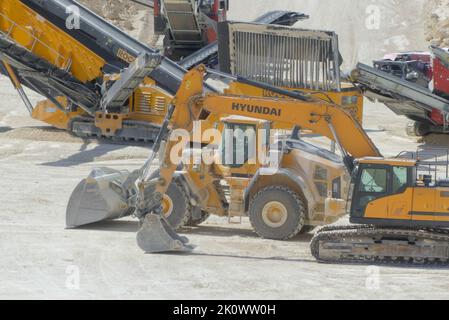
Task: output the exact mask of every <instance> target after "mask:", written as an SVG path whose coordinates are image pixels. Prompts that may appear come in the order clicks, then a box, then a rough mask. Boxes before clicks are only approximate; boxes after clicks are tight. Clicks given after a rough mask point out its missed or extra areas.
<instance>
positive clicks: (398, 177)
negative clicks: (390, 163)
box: [392, 167, 408, 194]
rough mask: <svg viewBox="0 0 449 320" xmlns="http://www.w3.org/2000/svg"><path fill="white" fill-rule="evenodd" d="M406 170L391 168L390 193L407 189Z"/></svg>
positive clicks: (405, 168)
mask: <svg viewBox="0 0 449 320" xmlns="http://www.w3.org/2000/svg"><path fill="white" fill-rule="evenodd" d="M407 184H408V170H407V167H393V186H392V192H393V194H395V193H400V192H402V191H403V190H404V188H406V187H407Z"/></svg>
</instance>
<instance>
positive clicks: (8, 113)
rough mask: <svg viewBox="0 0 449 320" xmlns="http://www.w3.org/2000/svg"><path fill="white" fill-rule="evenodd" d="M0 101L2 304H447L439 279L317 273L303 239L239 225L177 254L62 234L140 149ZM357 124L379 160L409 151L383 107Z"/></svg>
mask: <svg viewBox="0 0 449 320" xmlns="http://www.w3.org/2000/svg"><path fill="white" fill-rule="evenodd" d="M0 93H1V96H2V99H1V100H0V175H1V177H2V179H0V203H1V204H2V207H3V210H1V212H0V256H1V259H0V299H2V298H3V299H15V298H32V299H35V298H39V299H62V298H75V299H81V298H82V299H84V298H87V299H94V298H106V299H114V298H124V299H131V298H136V299H147V298H152V299H177V298H181V299H182V298H191V299H265V298H270V299H311V298H317V299H328V298H354V299H364V298H371V299H378V298H387V299H388V298H414V299H425V298H449V293H448V291H447V281H446V279H447V276H448V274H449V271H448V270H445V269H411V268H397V267H396V268H393V267H381V268H378V269H376V268H374V269H372V268H369V267H366V266H347V265H343V266H340V265H337V266H334V265H322V264H318V263H316V262H315V261H314V259H313V258H312V256H311V255H310V253H309V246H308V243H309V240H310V238H311V235H303V236H300V237H298V238H296V239H293V240H292V241H288V242H278V241H270V240H262V239H259V238H258V237H257V236H256V235H255V234H254V232H252V231H251V229H250V226H249V224H248V222H247V221H246V220H245V221H244V223H243V224H242V225H238V224H232V225H229V224H227V223H226V222H225V221H222V220H220V219H212V220H211V222H209V223H206V224H204V225H202V226H200V227H198V228H196V229H191V230H187V231H186V234H185V235H187V236H188V237H189V238H190V240H191V242H192V243H193V244H195V245H197V246H198V247H197V249H196V250H195V251H194V253H192V254H182V255H176V254H165V255H164V254H157V255H145V254H143V253H142V252H141V251H140V250H139V249H138V248H137V246H136V244H135V232H136V230H137V223H136V222H135V221H133V220H125V221H114V222H106V223H101V224H96V225H93V226H91V227H88V228H84V229H79V230H65V229H64V216H65V207H66V204H67V201H68V198H69V196H70V193H71V191H72V190H73V189H74V187H75V186H76V184H77V183H78V181H79V180H80V179H81V178H83V177H85V176H86V175H87V174H88V173H89V172H90V170H91V169H92V168H93V167H96V166H110V167H114V168H128V169H131V168H135V167H136V166H137V165H139V164H140V163H141V162H142V160H143V158H144V157H145V156H146V154H147V152H148V149H146V148H144V147H139V146H135V147H126V146H123V145H112V144H107V143H98V142H93V141H83V140H81V139H78V138H74V137H72V136H70V135H68V134H67V133H65V132H61V131H55V130H53V129H50V128H47V127H44V126H43V125H42V124H41V123H39V122H36V121H33V120H31V119H30V118H29V117H28V115H27V113H26V111H25V108H24V107H23V106H22V104H21V102H20V100H19V99H18V98H17V95H16V94H15V92H14V91H13V90H12V89H11V86H10V83H9V81H8V80H7V79H5V78H0ZM31 97H32V99H33V101H36V99H38V97H37V96H36V95H33V94H32V95H31ZM365 118H366V125H365V127H366V128H367V130H368V132H369V133H370V135H371V136H372V137H373V139H374V140H375V141H376V143H378V144H379V146H381V148H382V150H383V151H384V153H386V154H396V153H398V152H399V151H401V150H403V149H414V148H415V147H416V146H417V143H416V142H415V141H413V140H411V139H410V138H407V137H406V136H405V135H404V134H403V128H404V124H405V122H406V120H405V119H401V118H397V117H394V116H392V114H391V113H390V112H389V111H388V110H387V109H386V108H385V107H383V106H376V105H368V106H367V110H366V117H365ZM76 275H79V287H78V286H77V285H76V283H77V282H76V281H74V279H76V278H74V276H76ZM377 275H378V276H377ZM373 279H374V280H373Z"/></svg>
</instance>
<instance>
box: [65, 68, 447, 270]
mask: <svg viewBox="0 0 449 320" xmlns="http://www.w3.org/2000/svg"><path fill="white" fill-rule="evenodd" d="M204 74H205V69H204V67H198V68H197V69H195V70H192V71H190V72H189V73H188V74H187V75H186V76H185V78H184V80H183V82H182V85H181V88H180V90H179V92H178V94H177V95H176V98H175V100H174V105H173V106H172V107H171V108H170V110H169V113H168V114H167V117H166V120H165V122H164V125H163V126H162V129H161V134H160V135H159V137H158V139H157V141H156V144H155V149H154V151H153V153H152V156H151V157H150V158H149V159H148V161H147V162H146V163H145V165H144V166H143V167H142V169H141V170H139V171H137V172H135V173H133V174H131V175H129V174H124V173H123V172H117V171H114V170H111V169H102V170H97V171H94V172H93V173H92V174H91V175H90V177H89V178H88V179H87V180H85V181H84V182H83V183H82V184H80V186H78V188H77V190H75V192H74V194H73V195H72V198H71V200H70V203H69V207H68V211H71V210H73V213H77V214H81V215H82V214H95V213H98V212H100V211H103V212H106V211H108V212H109V213H114V214H117V213H118V214H119V216H121V215H125V214H131V213H132V214H134V215H135V216H137V217H138V218H139V219H140V221H141V222H142V227H141V229H140V230H139V232H138V234H137V242H138V244H139V246H140V247H141V248H142V249H143V250H144V251H146V252H164V251H172V250H191V249H192V247H191V246H190V245H188V239H186V238H184V237H180V236H179V235H177V234H176V233H175V232H174V231H173V229H172V228H171V227H170V226H169V224H168V223H167V221H166V219H165V218H164V210H163V206H162V203H163V200H164V195H166V194H167V189H168V188H169V187H170V185H171V182H172V179H173V177H174V175H175V172H176V171H177V169H178V165H179V164H178V163H176V162H174V161H173V158H172V152H173V150H176V148H177V147H178V146H179V141H177V140H173V139H169V136H170V135H169V132H173V130H176V129H186V130H187V131H191V130H192V129H193V128H194V123H195V121H197V120H201V119H203V118H204V117H205V116H206V114H207V113H216V114H234V115H235V116H241V117H251V118H255V119H259V120H262V121H273V122H279V123H286V124H290V125H295V126H301V127H302V128H304V129H307V130H311V131H313V132H315V133H318V134H320V135H322V136H325V137H328V138H330V139H332V140H334V141H335V142H336V143H337V145H338V146H339V148H340V150H341V153H342V156H343V161H344V163H345V165H346V168H347V169H348V171H349V172H350V173H351V174H352V187H351V191H350V192H349V194H350V206H349V207H350V220H351V222H353V223H357V224H354V225H349V226H332V227H324V228H323V229H321V230H319V231H318V232H317V233H316V235H315V237H314V239H313V240H312V243H311V248H312V254H313V255H314V256H315V257H316V258H317V260H319V261H322V262H366V261H369V262H373V261H378V260H379V261H388V262H390V261H394V262H397V263H447V262H448V261H449V250H448V247H449V233H448V232H447V231H446V230H445V229H440V228H444V227H447V226H448V224H449V209H448V205H447V203H448V202H447V200H446V199H448V194H449V183H448V181H447V180H437V177H436V174H437V170H436V171H435V177H432V176H431V175H428V174H427V175H423V176H422V177H421V176H420V175H418V172H419V171H420V170H421V169H422V168H421V166H422V165H423V163H422V162H420V161H418V160H410V159H404V158H401V157H398V158H392V159H386V158H383V157H382V156H381V154H380V152H379V151H378V150H377V148H376V147H375V145H374V144H373V143H372V141H371V140H370V138H369V137H368V136H367V134H366V133H365V132H364V130H363V129H362V128H361V127H360V126H359V124H358V122H357V121H356V120H355V119H354V118H353V117H352V116H351V115H350V114H349V113H348V112H346V111H345V110H343V109H342V108H341V107H339V106H338V105H335V104H333V103H329V102H326V101H323V100H319V99H316V98H313V97H310V96H307V95H302V94H298V93H290V92H284V94H283V95H284V98H276V99H273V98H262V97H248V96H235V95H229V94H217V93H205V91H204V87H203V77H204ZM245 123H247V122H245ZM169 124H170V127H171V130H168V127H169ZM158 151H160V161H161V163H160V169H159V172H158V173H157V174H150V172H149V168H150V165H151V163H152V161H153V160H154V156H155V154H156V153H157V152H158ZM225 154H228V153H226V152H225ZM230 154H232V152H231V153H230ZM281 157H282V158H283V159H282V161H281V164H282V163H284V164H285V166H286V167H287V166H288V164H287V161H286V162H283V161H284V160H287V158H288V156H285V155H282V156H281ZM204 169H207V170H208V171H207V172H206V171H203V172H201V169H200V170H195V168H190V169H187V170H185V172H184V173H183V174H184V175H188V176H193V177H195V175H197V177H196V179H197V182H196V183H197V184H198V185H200V184H201V183H202V184H201V186H203V188H200V190H198V191H199V198H198V199H199V200H200V202H199V204H200V205H201V203H202V202H201V201H203V199H204V200H206V201H207V199H208V198H210V197H214V194H216V193H213V190H214V189H213V188H212V189H211V188H210V186H211V185H213V182H214V178H215V177H214V175H213V171H212V170H211V169H212V168H206V167H205V168H204ZM263 169H264V168H261V169H260V170H259V171H260V172H261V171H263ZM275 169H276V170H274V172H273V171H272V172H271V176H270V175H265V176H266V177H267V181H268V182H267V183H265V182H264V180H263V178H262V180H259V179H257V175H256V176H255V177H254V178H253V181H254V184H256V185H257V184H259V183H260V184H262V186H263V187H262V189H261V190H265V188H270V189H269V190H270V191H272V192H274V193H275V194H274V195H273V194H266V195H265V197H264V199H263V200H264V202H261V203H260V202H259V203H257V204H256V205H255V207H256V209H257V210H256V211H254V212H253V213H252V214H255V215H261V214H262V215H263V212H266V213H268V212H267V211H269V210H265V209H266V208H265V207H264V203H265V204H266V203H267V202H270V201H271V202H273V201H277V202H278V203H279V204H282V202H283V199H284V197H285V194H283V195H281V194H282V192H279V191H283V190H285V189H286V188H288V187H289V182H288V178H287V177H282V175H281V176H276V174H277V172H278V171H279V170H280V171H282V169H283V168H282V165H281V168H275ZM267 170H270V169H269V168H267ZM446 170H447V168H446ZM446 174H447V171H446ZM235 178H236V182H235V184H234V185H241V186H242V190H243V189H244V188H245V187H244V186H245V185H247V184H246V183H240V182H239V181H238V179H237V178H238V176H237V175H236V176H235ZM248 181H249V180H248ZM253 181H251V182H253ZM206 190H208V191H211V190H212V192H209V193H208V192H206ZM240 194H241V192H240ZM243 194H245V192H243ZM342 196H343V195H342ZM255 200H257V195H256V196H253V197H252V201H255ZM341 200H342V199H341V198H340V199H334V198H332V194H331V193H329V196H328V199H326V206H325V212H326V213H331V212H339V210H340V209H341V207H340V205H341ZM285 203H287V202H285ZM290 203H294V201H293V202H290ZM299 203H300V202H297V203H296V204H297V205H298V204H299ZM250 206H251V203H250ZM284 206H285V205H284ZM271 208H272V209H273V210H272V211H273V212H276V211H277V212H278V213H277V214H274V216H278V215H279V213H281V212H282V211H283V208H282V205H278V207H277V208H276V205H275V206H271ZM296 209H297V214H301V208H300V207H299V208H298V207H296ZM250 214H251V212H250ZM278 228H282V226H278Z"/></svg>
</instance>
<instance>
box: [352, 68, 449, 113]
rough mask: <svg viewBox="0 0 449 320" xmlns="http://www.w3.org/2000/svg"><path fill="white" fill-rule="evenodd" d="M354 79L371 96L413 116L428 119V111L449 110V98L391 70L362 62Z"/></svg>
mask: <svg viewBox="0 0 449 320" xmlns="http://www.w3.org/2000/svg"><path fill="white" fill-rule="evenodd" d="M352 77H353V80H354V81H355V82H356V83H358V84H359V85H360V86H361V87H362V88H363V89H364V90H365V95H366V96H367V97H370V98H373V99H376V100H378V101H379V102H381V103H384V104H385V105H386V106H388V107H389V108H390V109H391V110H392V111H393V112H395V113H396V114H398V115H405V116H408V117H409V118H411V119H415V120H416V119H417V118H422V119H425V120H429V119H426V115H425V114H426V113H428V112H430V111H432V109H438V110H439V111H441V112H442V113H443V114H448V113H449V101H448V100H446V99H444V98H442V97H439V96H437V95H435V94H433V93H432V92H430V90H427V89H426V88H424V87H421V86H419V85H416V84H414V83H412V82H409V81H405V80H402V79H400V78H398V77H395V76H393V75H391V74H388V73H385V72H382V71H379V70H377V69H375V68H372V67H370V66H367V65H365V64H362V63H359V64H358V65H357V69H356V70H355V71H354V72H353V76H352Z"/></svg>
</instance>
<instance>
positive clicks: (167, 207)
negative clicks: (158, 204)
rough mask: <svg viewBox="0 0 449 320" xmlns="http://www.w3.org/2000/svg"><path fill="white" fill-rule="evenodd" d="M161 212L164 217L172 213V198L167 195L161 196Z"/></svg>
mask: <svg viewBox="0 0 449 320" xmlns="http://www.w3.org/2000/svg"><path fill="white" fill-rule="evenodd" d="M162 212H164V216H165V217H166V218H168V217H169V216H170V215H171V214H172V213H173V200H172V199H171V198H170V197H169V196H167V195H164V197H163V198H162Z"/></svg>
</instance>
